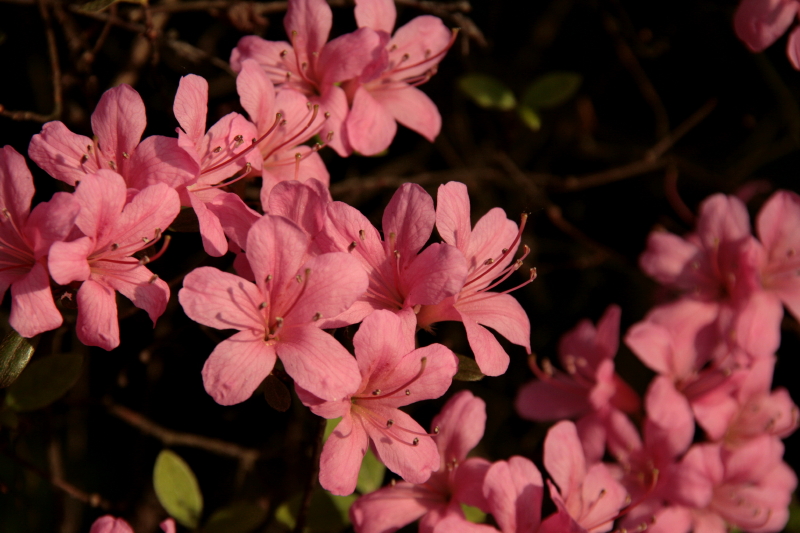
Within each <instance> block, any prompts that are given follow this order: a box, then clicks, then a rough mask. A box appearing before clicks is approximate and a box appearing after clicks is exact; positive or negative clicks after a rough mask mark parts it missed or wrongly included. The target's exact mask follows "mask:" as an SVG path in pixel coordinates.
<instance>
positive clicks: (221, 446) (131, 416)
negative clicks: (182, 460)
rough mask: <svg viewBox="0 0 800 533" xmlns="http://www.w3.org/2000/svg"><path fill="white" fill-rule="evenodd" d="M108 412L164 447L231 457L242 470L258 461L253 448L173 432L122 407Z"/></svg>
mask: <svg viewBox="0 0 800 533" xmlns="http://www.w3.org/2000/svg"><path fill="white" fill-rule="evenodd" d="M107 408H108V412H109V413H111V414H112V415H114V416H116V417H117V418H119V419H120V420H122V421H123V422H125V423H127V424H129V425H131V426H133V427H135V428H137V429H138V430H140V431H141V432H142V433H145V434H147V435H150V436H151V437H155V438H157V439H158V440H160V441H161V442H163V443H164V444H165V445H166V446H188V447H190V448H199V449H201V450H205V451H207V452H211V453H215V454H217V455H224V456H226V457H233V458H234V459H238V460H239V462H240V463H241V466H242V468H243V469H244V470H250V469H251V468H252V466H253V465H254V464H255V462H256V460H258V458H259V456H260V455H261V452H260V451H258V450H256V449H253V448H245V447H244V446H239V445H238V444H235V443H233V442H227V441H224V440H220V439H215V438H212V437H204V436H203V435H196V434H194V433H184V432H182V431H174V430H172V429H168V428H165V427H164V426H161V425H159V424H156V423H155V422H153V421H152V420H150V419H149V418H147V417H145V416H144V415H142V414H140V413H137V412H136V411H133V410H132V409H128V408H127V407H124V406H122V405H117V404H113V403H111V404H109V405H108V406H107Z"/></svg>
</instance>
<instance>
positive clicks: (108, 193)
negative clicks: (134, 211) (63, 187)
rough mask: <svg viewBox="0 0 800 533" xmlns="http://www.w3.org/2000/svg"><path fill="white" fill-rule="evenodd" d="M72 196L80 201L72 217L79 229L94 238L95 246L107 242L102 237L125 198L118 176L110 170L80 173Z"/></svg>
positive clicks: (122, 182)
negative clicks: (79, 205)
mask: <svg viewBox="0 0 800 533" xmlns="http://www.w3.org/2000/svg"><path fill="white" fill-rule="evenodd" d="M75 198H76V199H77V200H78V202H79V203H80V204H81V211H80V213H79V214H78V218H77V220H76V221H75V223H76V224H77V225H78V227H79V228H80V229H81V231H83V233H85V234H86V235H87V236H90V237H94V238H96V239H97V244H98V246H104V245H106V244H110V243H108V242H106V237H107V236H108V234H109V233H110V232H111V231H112V229H113V228H114V226H115V225H116V223H117V219H118V218H119V215H120V213H121V212H122V208H123V207H124V206H125V201H126V199H127V187H126V184H125V180H124V179H123V178H122V176H120V175H119V174H117V173H116V172H112V171H110V170H99V171H97V173H95V174H89V175H87V176H84V178H83V179H82V180H81V183H80V185H79V186H78V188H77V189H76V190H75ZM164 229H166V226H165V227H164Z"/></svg>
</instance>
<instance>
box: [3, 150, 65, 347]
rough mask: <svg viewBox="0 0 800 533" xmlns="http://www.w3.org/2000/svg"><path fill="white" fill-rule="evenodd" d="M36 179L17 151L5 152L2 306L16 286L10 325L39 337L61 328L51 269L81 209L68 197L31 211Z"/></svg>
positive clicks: (57, 196)
mask: <svg viewBox="0 0 800 533" xmlns="http://www.w3.org/2000/svg"><path fill="white" fill-rule="evenodd" d="M33 195H34V188H33V176H31V173H30V171H29V170H28V165H27V164H26V163H25V158H24V157H22V155H20V154H19V153H18V152H17V151H16V150H14V148H12V147H10V146H4V147H3V148H2V149H0V301H2V299H3V296H5V293H6V290H7V289H8V288H9V286H10V287H11V316H10V317H9V320H8V322H9V325H10V326H11V327H12V328H14V329H15V330H16V331H17V333H19V334H20V335H22V336H23V337H34V336H35V335H38V334H39V333H42V332H44V331H49V330H51V329H55V328H57V327H58V326H60V325H61V322H62V318H61V313H59V312H58V309H57V308H56V305H55V302H54V301H53V293H52V292H51V290H50V276H49V274H48V270H47V254H48V252H49V250H50V247H51V246H52V244H53V243H54V242H58V241H61V240H64V239H65V238H67V236H68V235H69V233H70V231H71V230H72V228H73V226H74V224H75V219H76V218H77V216H78V211H79V210H80V206H79V205H78V202H76V201H75V199H74V198H72V196H71V195H69V194H67V193H56V194H55V195H54V196H53V198H52V199H51V200H50V201H49V202H45V203H41V204H39V205H37V206H36V207H35V208H34V209H33V211H31V200H32V199H33Z"/></svg>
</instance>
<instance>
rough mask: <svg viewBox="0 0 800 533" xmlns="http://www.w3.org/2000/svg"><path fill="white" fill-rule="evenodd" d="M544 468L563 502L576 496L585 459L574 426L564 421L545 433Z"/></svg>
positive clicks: (584, 473)
mask: <svg viewBox="0 0 800 533" xmlns="http://www.w3.org/2000/svg"><path fill="white" fill-rule="evenodd" d="M544 466H545V468H546V469H547V472H548V473H549V474H550V475H551V476H552V478H553V481H555V483H556V484H557V485H558V488H559V490H560V492H561V496H562V497H563V498H564V499H565V500H567V499H569V498H570V496H572V495H573V494H577V491H578V489H579V488H580V486H581V484H582V483H583V479H584V477H586V458H585V456H584V454H583V448H582V447H581V441H580V439H579V438H578V430H577V429H576V428H575V424H573V423H572V422H569V421H566V420H565V421H562V422H559V423H557V424H556V425H555V426H553V427H551V428H550V430H549V431H548V432H547V437H545V440H544ZM574 518H576V519H577V518H579V517H574Z"/></svg>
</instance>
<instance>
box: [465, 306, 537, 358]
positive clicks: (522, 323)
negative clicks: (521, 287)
mask: <svg viewBox="0 0 800 533" xmlns="http://www.w3.org/2000/svg"><path fill="white" fill-rule="evenodd" d="M456 309H457V310H458V312H459V313H460V314H461V316H462V318H463V316H464V315H469V317H470V319H471V320H474V321H475V322H477V323H479V324H481V325H483V326H487V327H490V328H492V329H493V330H495V331H496V332H498V333H499V334H500V335H502V336H503V337H505V338H506V339H508V340H509V341H511V342H513V343H514V344H516V345H518V346H522V347H523V348H525V350H526V351H527V352H528V353H530V351H531V345H530V342H531V341H530V338H531V325H530V321H529V319H528V314H527V313H526V312H525V310H524V309H523V308H522V306H521V305H520V304H519V302H518V301H517V300H516V298H514V297H513V296H511V295H510V294H501V293H492V292H485V293H482V294H481V295H480V296H476V297H473V298H465V299H463V300H458V301H457V302H456ZM473 351H474V350H473Z"/></svg>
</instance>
